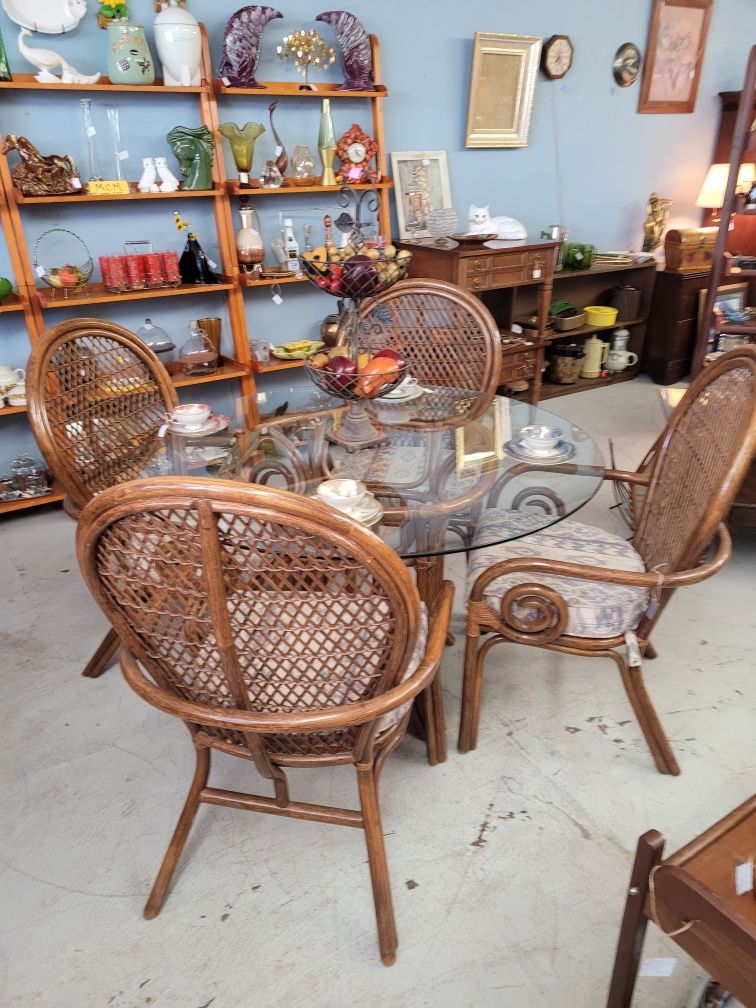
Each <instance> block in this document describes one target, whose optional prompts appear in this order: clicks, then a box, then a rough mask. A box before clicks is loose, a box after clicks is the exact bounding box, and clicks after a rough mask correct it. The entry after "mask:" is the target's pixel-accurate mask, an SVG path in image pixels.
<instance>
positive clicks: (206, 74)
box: [0, 28, 393, 515]
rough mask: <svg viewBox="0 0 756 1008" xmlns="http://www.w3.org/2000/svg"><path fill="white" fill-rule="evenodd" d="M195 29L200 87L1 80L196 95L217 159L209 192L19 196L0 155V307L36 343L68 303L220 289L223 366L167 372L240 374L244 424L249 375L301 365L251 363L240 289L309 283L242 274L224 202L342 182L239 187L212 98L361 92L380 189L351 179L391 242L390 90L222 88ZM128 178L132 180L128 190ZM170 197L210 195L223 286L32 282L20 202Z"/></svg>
mask: <svg viewBox="0 0 756 1008" xmlns="http://www.w3.org/2000/svg"><path fill="white" fill-rule="evenodd" d="M202 34H203V60H202V74H203V83H202V84H201V85H199V86H197V87H166V86H165V85H163V84H162V82H161V81H159V80H157V81H156V82H155V83H154V84H153V85H151V86H145V87H143V86H139V85H133V86H126V85H122V84H113V83H111V82H110V81H109V80H108V79H107V78H102V79H101V80H100V81H99V82H98V83H97V84H64V83H63V82H56V83H51V84H40V83H39V82H38V81H36V80H35V79H34V76H33V75H32V74H30V73H28V74H22V73H15V74H14V77H13V80H12V81H7V82H0V95H2V93H3V92H4V91H7V92H16V91H29V92H45V91H51V92H74V93H79V94H82V95H83V94H92V95H97V94H100V93H111V94H117V93H121V94H123V93H126V92H128V93H131V94H134V95H144V96H145V97H149V98H153V99H154V98H155V97H156V96H164V97H167V98H168V99H169V100H170V98H171V96H174V95H183V96H186V95H194V96H195V97H196V100H197V108H198V112H199V122H200V123H201V124H203V125H205V126H207V128H208V129H209V130H210V131H211V132H212V133H213V135H214V137H215V138H216V147H217V151H218V156H216V158H215V163H214V167H213V183H212V186H213V187H212V189H208V190H191V191H182V190H179V191H178V192H175V193H140V192H135V191H131V192H129V193H127V194H122V195H108V196H93V195H90V194H89V193H87V192H82V193H79V194H75V195H71V196H61V197H58V196H24V195H23V194H22V193H21V192H19V191H18V190H17V189H15V187H14V186H13V181H12V178H11V175H10V168H9V164H8V160H7V158H6V157H4V156H2V155H0V216H1V217H2V221H1V223H2V228H1V229H0V230H1V231H2V233H3V234H4V237H5V240H6V244H7V246H8V248H9V250H10V256H11V266H12V270H13V274H14V279H15V282H16V285H17V288H18V291H19V293H18V294H13V295H10V296H9V297H8V298H6V299H5V301H4V302H3V304H2V305H0V314H5V313H8V312H18V313H20V314H21V315H22V316H23V318H24V321H25V323H26V328H27V331H28V334H29V339H30V341H31V342H34V341H35V340H36V339H39V338H40V337H41V336H42V334H43V333H44V332H45V330H46V329H47V328H48V327H49V325H50V324H52V323H53V322H54V318H52V319H50V320H49V322H48V321H47V320H46V313H47V312H48V311H55V310H56V309H63V308H66V309H69V310H70V309H71V308H77V307H78V306H82V307H85V306H89V305H99V304H117V303H120V302H123V301H146V300H152V299H160V298H166V297H186V296H191V295H195V296H196V295H200V294H218V295H222V296H224V297H226V299H227V304H228V315H229V324H230V329H231V335H232V341H233V357H229V356H224V363H223V366H222V367H220V368H219V369H218V371H217V372H215V373H214V374H212V375H207V376H202V377H199V378H196V377H187V376H184V375H180V374H176V375H173V376H172V377H173V383H174V385H176V387H177V388H184V387H187V386H192V385H203V384H206V383H210V382H222V381H238V382H239V383H240V386H241V395H242V401H243V403H244V409H245V414H246V415H245V419H246V421H247V422H248V423H255V422H256V421H257V419H258V414H257V407H256V395H255V392H256V386H255V374H257V375H265V374H270V373H273V372H276V371H284V370H287V369H289V368H295V367H301V365H302V362H301V361H270V362H268V363H264V364H263V363H260V362H253V361H252V359H251V353H250V348H249V339H248V332H247V322H246V311H245V303H244V300H245V299H244V292H245V290H252V289H254V288H267V287H271V286H273V285H275V284H292V283H307V282H308V281H307V278H306V277H305V276H304V274H301V275H298V276H281V277H264V278H260V279H258V278H254V277H252V276H249V275H247V274H245V273H241V272H240V270H239V266H238V263H237V257H236V238H235V225H234V218H233V214H232V204H231V199H232V198H233V199H235V198H237V197H240V196H249V197H251V198H252V199H257V198H258V197H261V196H265V197H268V196H273V195H278V196H280V197H292V196H295V197H296V196H309V195H313V194H331V195H336V194H337V193H338V192H339V189H340V187H339V186H322V185H313V186H283V187H281V188H280V189H276V190H269V189H263V188H262V187H258V186H252V187H251V188H249V189H247V188H244V189H241V188H240V187H239V183H238V180H236V179H233V180H229V179H228V178H227V177H226V173H225V162H224V157H223V156H222V154H221V137H220V133H219V125H220V121H221V117H220V115H219V111H218V106H217V98H222V99H224V100H225V99H227V98H228V99H233V100H237V99H243V98H259V99H269V98H270V97H281V98H287V99H297V98H302V99H305V100H308V101H311V100H312V99H315V100H322V99H323V98H330V99H333V100H340V99H362V100H363V101H367V102H369V103H370V108H371V117H372V129H373V136H374V137H375V139H376V141H377V143H378V151H379V154H378V164H377V167H378V171H379V173H380V178H381V181H380V182H379V183H378V184H377V186H370V185H356V186H354V187H353V188H355V189H371V188H375V189H377V192H378V203H379V206H378V219H379V222H380V228H381V233H382V234H385V235H386V236H388V237H389V239H390V232H391V220H390V208H389V192H390V190H391V188H392V187H393V182H392V180H391V179H390V178H388V177H387V176H386V143H385V137H384V130H383V116H382V109H381V101H382V99H383V98H385V97H386V96H387V94H388V91H387V89H386V88H385V87H384V86H383V85H382V84H377V85H376V87H375V88H374V89H373V90H371V91H342V90H340V89H339V86H338V85H337V84H319V85H318V89H317V91H303V90H301V89H300V85H299V83H298V82H297V81H266V82H263V88H261V89H260V90H258V89H254V88H227V87H224V85H223V83H222V82H221V81H219V80H213V77H212V73H213V71H212V61H211V58H210V51H209V47H208V42H207V36H206V34H205V31H204V28H202ZM370 38H371V46H372V52H373V67H374V72H375V76H376V79H380V52H379V47H378V42H377V39H376V38H375V37H374V36H371V37H370ZM4 115H7V113H4ZM224 118H227V116H224ZM2 139H3V136H2V132H0V145H1V143H2ZM133 185H134V184H133V183H132V187H133ZM175 199H207V200H210V201H211V202H212V206H213V213H214V219H215V225H216V231H217V236H218V244H219V248H220V260H221V267H220V270H219V271H218V276H219V279H220V281H221V282H220V283H218V284H214V285H189V284H182V285H180V286H178V287H174V288H153V289H145V290H138V291H128V292H125V293H123V294H114V293H112V292H111V291H108V290H106V289H105V287H104V285H103V284H102V283H98V282H95V283H92V284H89V285H88V286H87V287H86V288H85V289H84V290H83V291H82V292H81V293H80V294H69V295H68V297H63V296H61V293H60V292H57V291H56V292H55V295H54V296H53V291H52V289H51V288H47V287H39V286H38V283H39V281H38V279H37V277H36V274H35V272H34V269H33V266H32V263H31V259H30V255H29V251H28V249H27V247H26V243H25V238H24V231H23V225H22V220H21V216H20V215H21V212H22V211H23V210H24V209H25V208H26V207H28V206H45V205H54V206H55V207H56V208H57V207H60V208H63V209H65V210H69V209H70V210H72V211H73V212H75V210H76V207H77V206H78V205H79V204H82V205H83V204H86V205H87V208H88V211H89V212H96V206H94V205H95V204H98V203H103V204H108V203H119V202H120V203H123V202H133V201H143V200H158V201H161V200H162V201H167V200H175ZM24 413H26V407H25V406H15V407H5V408H0V420H2V419H3V418H5V417H7V416H11V415H18V414H24ZM62 496H63V495H62V494H61V493H59V492H58V491H57V490H56V492H54V493H52V494H48V495H46V496H44V497H38V498H29V499H27V500H24V501H13V502H5V503H0V515H3V514H6V513H9V512H11V511H17V510H20V509H23V508H31V507H35V506H38V505H41V504H48V503H52V502H54V501H59V500H61V499H62Z"/></svg>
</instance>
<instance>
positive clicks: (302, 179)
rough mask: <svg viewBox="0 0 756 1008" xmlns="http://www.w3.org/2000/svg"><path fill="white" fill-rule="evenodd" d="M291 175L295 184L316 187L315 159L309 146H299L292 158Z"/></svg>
mask: <svg viewBox="0 0 756 1008" xmlns="http://www.w3.org/2000/svg"><path fill="white" fill-rule="evenodd" d="M291 174H292V178H293V179H294V180H295V183H299V184H300V185H315V183H316V182H317V176H316V175H315V158H314V157H313V154H312V151H311V150H310V148H309V147H308V146H307V144H297V146H296V147H295V148H294V153H293V154H292V156H291Z"/></svg>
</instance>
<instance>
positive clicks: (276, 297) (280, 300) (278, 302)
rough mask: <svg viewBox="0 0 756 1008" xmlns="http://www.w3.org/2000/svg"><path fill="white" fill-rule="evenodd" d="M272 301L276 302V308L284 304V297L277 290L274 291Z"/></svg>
mask: <svg viewBox="0 0 756 1008" xmlns="http://www.w3.org/2000/svg"><path fill="white" fill-rule="evenodd" d="M271 301H272V302H273V304H274V305H275V306H276V308H278V307H279V306H280V305H282V304H283V298H282V297H281V295H280V294H279V293H278V291H276V292H275V293H274V294H273V295H272V297H271Z"/></svg>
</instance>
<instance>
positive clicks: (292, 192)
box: [226, 178, 394, 196]
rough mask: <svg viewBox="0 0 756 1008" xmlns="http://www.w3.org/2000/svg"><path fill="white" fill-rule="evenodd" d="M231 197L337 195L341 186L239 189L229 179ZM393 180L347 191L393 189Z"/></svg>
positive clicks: (367, 184)
mask: <svg viewBox="0 0 756 1008" xmlns="http://www.w3.org/2000/svg"><path fill="white" fill-rule="evenodd" d="M226 185H227V187H228V192H229V194H230V195H231V196H280V195H281V194H282V193H285V194H286V195H287V196H297V195H299V194H302V195H304V194H307V193H338V192H341V190H342V188H343V186H341V185H325V186H324V185H308V186H291V185H290V186H279V187H278V189H263V187H262V186H250V187H245V188H243V189H242V188H240V186H239V181H238V179H231V180H230V181H229V182H227V183H226ZM393 187H394V180H393V179H390V178H384V179H381V181H380V182H360V183H357V184H354V185H351V184H349V185H348V188H349V189H393Z"/></svg>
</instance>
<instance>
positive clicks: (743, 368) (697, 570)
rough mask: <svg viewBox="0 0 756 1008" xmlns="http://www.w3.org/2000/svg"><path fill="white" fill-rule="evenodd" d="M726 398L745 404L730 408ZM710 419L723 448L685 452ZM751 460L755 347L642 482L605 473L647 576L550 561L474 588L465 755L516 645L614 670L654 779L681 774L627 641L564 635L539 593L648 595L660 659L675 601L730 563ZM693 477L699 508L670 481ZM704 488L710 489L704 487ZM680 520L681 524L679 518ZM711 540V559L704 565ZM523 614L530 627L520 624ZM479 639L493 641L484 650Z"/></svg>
mask: <svg viewBox="0 0 756 1008" xmlns="http://www.w3.org/2000/svg"><path fill="white" fill-rule="evenodd" d="M731 386H732V388H731ZM728 392H731V393H734V394H737V395H739V396H740V399H739V400H738V401H736V400H735V398H732V399H730V398H729V396H728V395H727V394H726V393H728ZM707 409H708V410H709V411H710V414H711V416H710V417H709V419H713V420H717V419H718V420H719V421H720V423H721V421H722V419H723V417H724V418H725V419H727V420H728V421H729V422H731V424H732V427H731V428H729V429H728V430H727V432H726V433H727V438H728V439H729V440H728V443H727V444H725V445H724V447H722V446H718V445H715V444H713V443H707V444H704V445H701V444H699V443H698V442H696V443H693V444H692V446H691V445H689V444H688V443H687V442H686V437H687V435H688V433H689V432H690V430H691V429H693V430H694V429H695V427H694V425H695V424H696V423H697V422H703V421H701V418H702V417H703V419H704V420H706V414H705V411H706V410H707ZM681 440H682V441H683V444H682V445H681V444H680V441H681ZM686 449H691V450H690V451H689V454H694V455H695V457H694V458H690V459H688V458H687V456H684V452H685V450H686ZM754 452H756V347H753V346H747V347H740V348H738V349H736V350H732V351H730V352H729V353H727V354H725V355H724V356H723V357H721V358H720V359H719V360H718V361H717V363H716V364H715V365H713V366H712V367H710V368H707V369H706V370H705V371H703V372H702V373H701V374H699V375H698V377H697V378H696V379H695V380H694V381H693V383H692V384H691V386H690V388H689V389H688V391H687V392H686V394H685V396H684V397H683V399H682V400H681V401H680V403H679V404H678V406H677V407H676V409H675V411H674V412H673V414H672V415H671V417H670V419H669V421H668V423H667V426H666V428H665V430H664V432H663V434H662V435H661V436H660V438H659V439H658V440H657V442H656V444H655V446H654V453H653V456H654V457H653V459H652V460H651V463H650V465H649V460H648V459H644V462H643V463H642V464H641V470H640V471H638V472H635V473H631V472H623V471H620V470H615V469H609V470H606V472H605V473H604V477H605V479H607V480H611V481H620V482H622V483H624V484H626V485H628V486H629V487H631V488H632V490H633V491H634V499H635V500H636V501H637V502H638V505H639V509H638V513H637V517H636V524H635V528H634V533H635V534H634V538H633V544H634V546H635V549H636V551H637V552H638V553H639V554H640V555H641V557H642V558H643V560H644V563H645V565H646V571H644V572H638V573H635V572H628V571H623V570H613V569H611V568H606V567H597V566H594V565H588V564H575V563H566V562H562V561H557V560H550V559H533V558H512V559H508V560H502V561H500V562H498V563H495V564H492V565H491V567H489V568H488V569H487V570H486V571H484V572H483V573H482V574H481V575H480V576H479V577H478V578H477V579H476V581H475V583H474V585H473V587H472V591H471V593H470V598H469V603H468V614H467V639H466V647H465V659H464V678H463V690H462V713H461V718H460V728H459V743H458V746H459V751H460V752H463V753H464V752H468V751H469V750H470V749H474V748H475V747H476V745H477V736H478V725H479V721H480V705H481V692H482V680H483V669H484V663H485V658H486V656H487V654H488V652H489V651H490V650H491V649H492V648H493V647H494V646H496V645H497V644H501V643H506V642H508V641H514V642H516V643H519V644H527V645H529V646H532V647H542V648H546V649H547V650H549V651H556V652H560V653H563V654H575V655H581V656H583V657H600V658H607V659H610V660H611V661H613V662H614V663H615V664H616V665H617V667H618V670H619V672H620V676H621V679H622V682H623V685H624V687H625V691H626V693H627V695H628V699H629V701H630V704H631V706H632V708H633V711H634V713H635V716H636V718H637V719H638V721H639V723H640V727H641V730H642V731H643V734H644V736H645V739H646V742H647V744H648V746H649V749H650V751H651V754H652V756H653V759H654V763H655V764H656V767H657V769H658V770H659V771H660V772H661V773H666V774H674V775H677V774H679V772H680V768H679V765H678V763H677V760H676V758H675V755H674V752H673V751H672V747H671V745H670V743H669V740H668V738H667V736H666V734H665V732H664V729H663V727H662V725H661V722H660V720H659V718H658V715H657V713H656V711H655V709H654V706H653V704H652V702H651V699H650V697H649V695H648V693H647V691H646V687H645V684H644V681H643V676H642V669H641V666H640V665H634V664H630V662H629V661H628V660H627V659H626V658H625V655H624V654H623V653H622V651H618V650H616V649H617V648H621V646H622V645H623V644H624V643H625V641H624V635H623V636H613V637H606V638H588V637H578V636H574V635H569V634H567V633H566V632H565V631H566V627H567V624H568V618H569V611H568V606H567V603H566V602H565V600H564V599H563V598H562V597H561V595H560V594H559V593H558V592H557V591H555V590H554V589H551V588H549V587H547V586H546V585H543V584H540V583H539V582H538V575H539V574H540V575H547V576H549V575H558V576H564V577H569V578H575V579H580V580H584V581H591V582H599V583H603V584H616V585H625V586H631V587H637V588H645V589H646V590H647V591H648V592H649V593H650V596H649V597H650V601H649V604H648V606H647V608H646V610H645V612H644V613H643V615H642V616H641V618H640V621H639V623H638V626H637V628H636V629H635V633H636V635H637V638H638V644H639V648H640V653H641V655H642V656H645V657H649V658H651V657H655V656H656V652H655V650H654V649H653V646H652V644H651V641H650V635H651V633H652V631H653V629H654V627H655V626H656V623H657V621H658V619H659V616H660V615H661V613H662V611H663V610H664V607H665V606H666V604H667V603H668V601H669V599H670V597H671V595H672V593H673V591H674V590H675V589H676V588H678V587H682V586H684V585H690V584H697V583H698V582H700V581H703V580H705V579H706V578H708V577H711V576H712V575H713V574H716V573H717V571H719V570H721V569H722V567H724V565H725V564H726V563H727V561H728V559H729V557H730V555H731V552H732V543H731V540H730V536H729V533H728V531H727V529H726V527H725V525H724V524H723V520H724V518H725V516H726V515H727V512H728V509H729V507H730V505H731V503H732V501H733V499H734V497H735V494H736V492H737V490H738V487H739V486H740V483H741V482H742V480H743V478H744V476H745V473H746V471H747V469H748V467H749V465H750V464H751V459H752V458H753V455H754ZM686 462H687V463H688V467H687V468H686ZM694 463H695V464H694ZM717 467H719V469H718V468H717ZM688 471H690V472H691V477H690V478H691V479H695V478H697V476H696V474H697V473H698V472H701V473H703V474H704V476H703V481H704V489H705V493H704V492H702V494H701V497H702V500H700V501H699V500H695V499H694V500H688V501H682V502H681V501H680V500H679V496H680V492H679V486H676V485H675V482H674V479H673V478H672V477H675V478H676V479H681V477H680V475H679V474H680V473H681V472H688ZM717 473H719V476H718V477H717ZM717 479H718V480H719V481H718V482H717V481H716V480H717ZM706 480H709V482H711V481H714V482H713V484H712V485H709V486H707V484H706ZM676 493H677V499H676V497H675V494H676ZM686 509H687V510H686ZM683 512H684V514H685V516H686V517H685V518H684V519H682V518H681V517H680V515H681V514H682V513H683ZM660 515H661V516H662V517H661V520H660V519H659V516H660ZM667 515H669V517H667ZM684 522H687V530H686V529H685V527H684ZM675 525H676V528H675V527H674V526H675ZM658 528H660V532H659V533H658V534H657V529H658ZM675 533H677V535H675ZM714 540H716V541H715V542H714V553H713V556H711V557H710V558H708V559H707V560H706V561H705V562H701V557H702V555H703V554H704V552H705V551H706V550H707V549H708V548H709V547H710V546H711V545H712V543H713V541H714ZM520 573H521V574H523V575H524V576H525V578H524V580H523V583H522V584H518V585H516V586H515V587H513V588H511V589H510V590H509V591H508V592H506V593H505V595H504V597H503V598H502V599H501V604H500V611H499V612H495V611H494V610H493V609H492V607H491V606H490V605H489V603H488V602H487V601H485V599H484V594H485V592H486V589H487V588H488V586H489V585H490V584H491V583H492V582H494V581H496V579H497V578H500V577H503V576H506V575H511V574H520ZM522 607H525V609H526V610H527V611H528V615H529V617H531V618H528V619H523V618H522V615H521V614H522ZM481 635H489V636H487V639H486V640H485V641H484V642H482V643H481V641H480V638H481Z"/></svg>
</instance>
